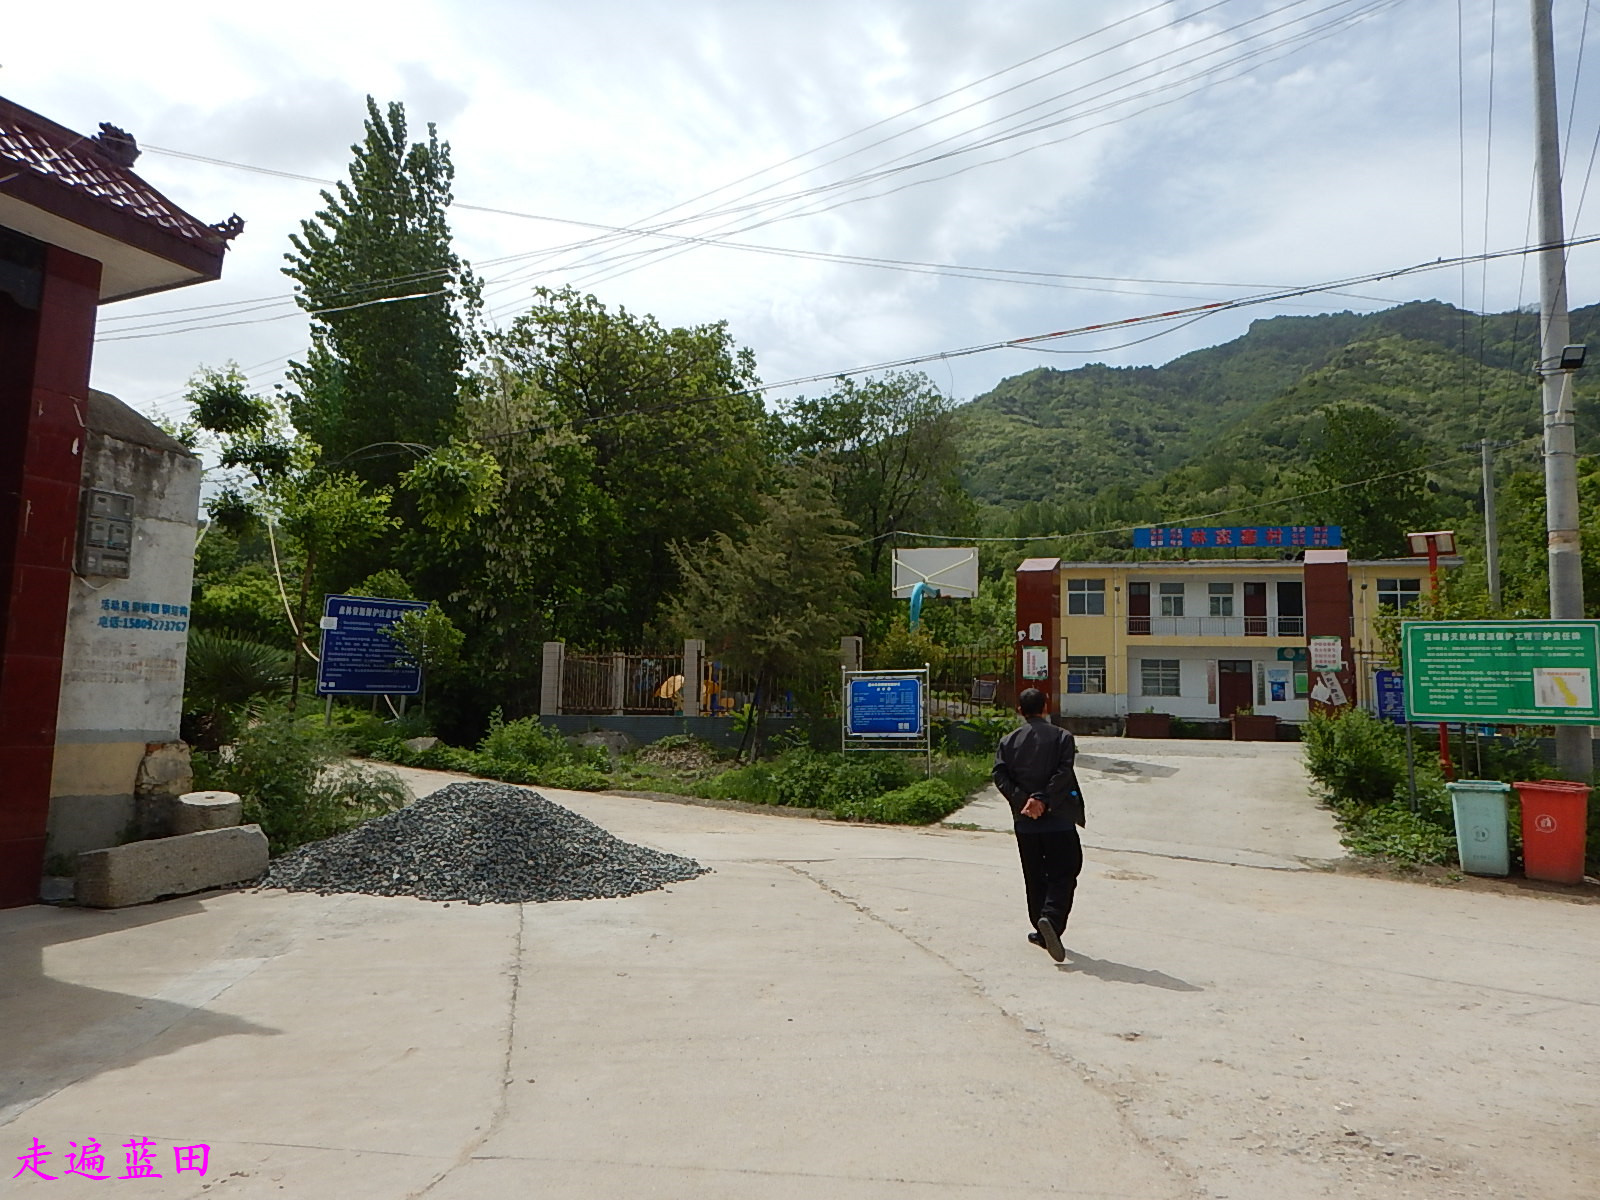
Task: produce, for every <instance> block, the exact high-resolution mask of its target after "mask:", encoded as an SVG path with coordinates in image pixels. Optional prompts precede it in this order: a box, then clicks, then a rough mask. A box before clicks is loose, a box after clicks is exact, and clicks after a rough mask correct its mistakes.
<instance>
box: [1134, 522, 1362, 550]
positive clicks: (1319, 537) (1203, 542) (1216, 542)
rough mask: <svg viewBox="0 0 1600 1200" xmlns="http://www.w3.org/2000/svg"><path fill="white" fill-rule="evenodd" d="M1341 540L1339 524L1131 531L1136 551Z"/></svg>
mask: <svg viewBox="0 0 1600 1200" xmlns="http://www.w3.org/2000/svg"><path fill="white" fill-rule="evenodd" d="M1343 541H1344V529H1343V527H1342V526H1339V525H1226V526H1214V525H1155V526H1152V527H1150V528H1148V529H1135V530H1134V531H1133V544H1134V547H1135V548H1136V549H1139V550H1216V549H1218V548H1224V549H1228V550H1237V549H1239V548H1240V547H1241V546H1242V547H1244V548H1246V549H1250V550H1289V549H1295V550H1299V549H1310V548H1312V547H1332V546H1339V545H1342V544H1343Z"/></svg>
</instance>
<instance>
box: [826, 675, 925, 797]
mask: <svg viewBox="0 0 1600 1200" xmlns="http://www.w3.org/2000/svg"><path fill="white" fill-rule="evenodd" d="M841 676H842V684H843V687H842V690H843V693H844V694H843V697H842V699H843V703H841V704H840V706H839V726H840V727H839V745H840V747H841V749H844V750H920V751H921V752H922V753H923V754H924V755H925V756H926V758H927V762H928V775H929V776H930V777H931V776H932V775H933V728H932V724H931V723H930V722H929V720H928V668H927V667H925V666H924V667H920V668H915V669H910V670H904V671H850V670H845V671H842V672H841Z"/></svg>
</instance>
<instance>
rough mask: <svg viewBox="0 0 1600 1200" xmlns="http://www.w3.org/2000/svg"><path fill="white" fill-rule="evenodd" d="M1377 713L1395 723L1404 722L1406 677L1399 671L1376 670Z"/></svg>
mask: <svg viewBox="0 0 1600 1200" xmlns="http://www.w3.org/2000/svg"><path fill="white" fill-rule="evenodd" d="M1378 715H1379V716H1380V717H1382V718H1383V719H1384V720H1385V721H1393V722H1394V723H1395V724H1396V725H1404V724H1405V723H1406V677H1405V676H1404V675H1402V674H1401V673H1400V672H1399V671H1379V672H1378Z"/></svg>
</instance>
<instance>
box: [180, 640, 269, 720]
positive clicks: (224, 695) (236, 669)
mask: <svg viewBox="0 0 1600 1200" xmlns="http://www.w3.org/2000/svg"><path fill="white" fill-rule="evenodd" d="M288 686H289V655H288V654H286V653H285V652H284V651H282V650H279V649H277V648H276V647H274V646H266V645H262V644H261V643H259V642H247V641H242V640H240V639H239V638H232V637H222V636H220V635H218V634H214V633H207V632H206V631H205V630H203V629H196V630H194V631H192V632H191V633H190V635H189V647H188V650H187V652H186V666H185V668H184V678H183V711H184V714H185V716H186V718H187V720H186V721H185V726H186V728H185V730H184V732H185V734H186V735H187V737H188V739H189V741H190V742H191V743H192V744H194V745H196V746H200V747H201V748H203V749H208V750H214V749H216V748H217V747H218V746H219V745H222V744H223V743H225V742H228V741H231V740H232V739H233V737H234V735H235V733H236V732H237V730H238V729H239V728H240V727H241V726H242V725H243V724H244V722H245V721H247V720H248V719H249V718H251V717H253V716H259V715H261V713H262V712H263V711H264V710H265V707H266V702H267V701H269V700H271V699H272V698H274V697H276V696H279V695H282V694H283V692H285V691H286V690H287V689H288Z"/></svg>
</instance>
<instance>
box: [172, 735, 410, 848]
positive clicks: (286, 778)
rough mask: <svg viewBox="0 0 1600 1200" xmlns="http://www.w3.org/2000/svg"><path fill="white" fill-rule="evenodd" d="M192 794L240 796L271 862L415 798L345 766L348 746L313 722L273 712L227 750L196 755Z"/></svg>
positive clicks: (389, 781) (395, 784)
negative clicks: (197, 790)
mask: <svg viewBox="0 0 1600 1200" xmlns="http://www.w3.org/2000/svg"><path fill="white" fill-rule="evenodd" d="M193 762H194V768H195V787H197V788H201V789H218V790H222V791H229V792H237V793H238V795H239V798H240V799H241V800H243V802H244V819H245V821H246V822H249V823H254V824H258V825H260V826H261V830H262V832H263V833H265V834H266V835H267V843H268V845H269V847H270V848H271V851H272V853H273V854H274V855H277V854H282V853H283V852H284V851H285V850H292V849H294V847H296V846H299V845H302V844H303V843H305V842H315V841H320V840H321V839H323V838H327V837H332V836H333V835H334V834H336V833H343V832H344V831H345V830H347V829H351V828H354V827H355V826H357V825H360V824H361V823H362V822H364V821H368V820H371V819H372V818H373V817H377V816H381V815H383V814H384V813H386V812H393V811H394V810H395V809H398V808H402V807H404V805H405V804H406V803H407V802H408V801H409V800H410V799H411V794H410V793H409V792H408V791H407V790H406V787H405V785H404V784H403V783H401V782H400V779H399V777H398V776H396V775H395V774H394V773H393V772H390V771H382V770H374V769H371V768H366V767H361V766H358V765H356V764H355V763H351V762H349V761H347V760H346V759H345V746H344V742H343V740H342V739H341V738H340V737H339V736H338V735H337V734H336V733H334V732H332V731H329V730H326V729H324V728H322V726H321V725H320V724H319V723H317V722H316V721H314V720H298V721H297V720H296V719H295V718H294V717H292V716H290V715H289V714H288V713H281V712H280V713H272V714H270V715H267V716H264V717H262V718H260V719H258V720H257V721H255V722H254V723H252V724H250V725H248V726H246V727H245V728H244V729H243V730H242V732H241V733H240V734H239V736H238V738H237V740H236V741H235V742H234V743H233V744H232V745H231V746H230V747H229V748H228V749H227V751H225V752H222V751H217V752H207V751H197V752H196V753H195V754H194V756H193Z"/></svg>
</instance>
